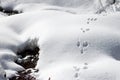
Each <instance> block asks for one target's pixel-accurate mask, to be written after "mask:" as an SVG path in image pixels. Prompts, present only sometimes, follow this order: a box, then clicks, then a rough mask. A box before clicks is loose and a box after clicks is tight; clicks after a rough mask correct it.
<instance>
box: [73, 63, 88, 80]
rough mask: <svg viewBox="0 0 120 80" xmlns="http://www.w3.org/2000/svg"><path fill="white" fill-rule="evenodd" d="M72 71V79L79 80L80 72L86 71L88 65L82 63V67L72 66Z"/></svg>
mask: <svg viewBox="0 0 120 80" xmlns="http://www.w3.org/2000/svg"><path fill="white" fill-rule="evenodd" d="M73 69H74V70H75V74H74V78H75V79H76V80H79V79H80V70H86V69H88V63H84V66H83V67H78V66H73Z"/></svg>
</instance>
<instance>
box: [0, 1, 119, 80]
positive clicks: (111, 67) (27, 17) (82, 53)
mask: <svg viewBox="0 0 120 80" xmlns="http://www.w3.org/2000/svg"><path fill="white" fill-rule="evenodd" d="M55 1H56V4H55V5H54V4H53V3H54V0H53V1H52V0H50V1H49V0H44V1H42V0H41V1H38V2H41V3H48V4H53V5H54V6H52V5H48V4H46V5H45V4H39V3H37V4H36V3H28V2H27V1H26V3H24V4H23V3H22V1H21V2H19V3H21V4H20V5H18V4H17V5H14V4H13V3H12V6H14V7H13V8H14V9H17V10H23V13H21V14H18V15H12V16H4V17H3V15H2V17H1V18H0V29H1V31H0V63H1V68H0V69H1V73H0V78H1V79H2V80H5V79H6V78H5V72H6V76H7V78H9V77H10V76H13V75H14V74H15V73H16V71H17V70H22V69H23V68H22V67H21V66H19V65H17V64H15V63H14V59H15V58H16V53H15V51H16V49H17V47H18V46H19V45H21V44H23V43H24V42H25V41H26V40H27V39H28V38H39V42H38V43H39V47H40V56H39V58H40V59H39V61H38V63H37V66H36V68H38V69H39V70H40V71H39V72H38V73H36V74H33V75H34V76H35V77H36V78H37V79H38V80H48V79H50V80H119V79H120V69H119V67H120V54H119V52H120V31H119V24H120V14H119V12H115V13H103V14H99V15H98V14H73V13H71V12H70V11H71V10H73V9H71V8H69V11H67V10H68V7H69V6H70V7H74V8H75V7H81V6H82V7H81V8H80V9H84V10H86V9H87V8H86V7H88V8H90V7H91V6H92V7H93V6H94V5H93V4H95V5H97V6H99V5H98V4H99V3H98V2H97V1H96V0H92V1H89V0H84V1H81V2H80V3H79V1H80V0H75V3H72V1H67V0H66V2H65V0H63V1H57V0H55ZM107 1H109V0H107ZM118 1H119V0H118ZM16 2H17V1H16ZM36 2H37V1H36ZM67 2H69V3H71V5H68V3H67ZM104 2H105V4H104V5H107V3H106V0H104ZM58 3H59V4H58ZM76 3H79V4H78V5H79V6H78V5H76V6H75V5H74V4H76ZM109 4H110V2H109ZM116 4H117V3H116ZM118 4H119V3H118ZM56 5H57V6H56ZM85 5H87V6H85ZM104 5H103V6H104ZM6 6H9V5H5V6H4V7H6ZM60 6H62V7H60ZM63 6H65V7H63ZM110 6H114V5H110ZM83 7H85V8H83ZM31 9H32V10H31ZM75 9H76V8H75ZM92 9H93V8H91V9H90V10H92ZM106 9H107V8H105V11H106ZM77 10H78V9H77ZM95 10H96V9H95ZM92 11H93V12H94V10H92ZM88 13H89V11H88Z"/></svg>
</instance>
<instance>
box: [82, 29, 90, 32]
mask: <svg viewBox="0 0 120 80" xmlns="http://www.w3.org/2000/svg"><path fill="white" fill-rule="evenodd" d="M81 31H82V32H83V33H85V32H87V31H90V29H89V28H86V29H83V28H81Z"/></svg>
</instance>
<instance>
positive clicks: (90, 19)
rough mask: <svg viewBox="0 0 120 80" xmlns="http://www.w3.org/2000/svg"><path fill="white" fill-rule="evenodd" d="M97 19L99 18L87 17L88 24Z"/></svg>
mask: <svg viewBox="0 0 120 80" xmlns="http://www.w3.org/2000/svg"><path fill="white" fill-rule="evenodd" d="M96 20H97V18H88V19H87V24H90V22H91V21H96Z"/></svg>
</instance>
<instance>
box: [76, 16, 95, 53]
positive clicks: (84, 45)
mask: <svg viewBox="0 0 120 80" xmlns="http://www.w3.org/2000/svg"><path fill="white" fill-rule="evenodd" d="M93 21H97V18H88V19H87V22H86V24H88V25H89V24H90V23H91V22H93ZM80 30H81V31H82V33H87V32H88V31H90V28H87V27H84V28H81V29H80ZM88 46H89V43H88V41H83V42H82V41H80V40H78V41H77V47H78V48H79V49H80V53H81V54H83V53H84V51H86V50H87V47H88Z"/></svg>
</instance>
